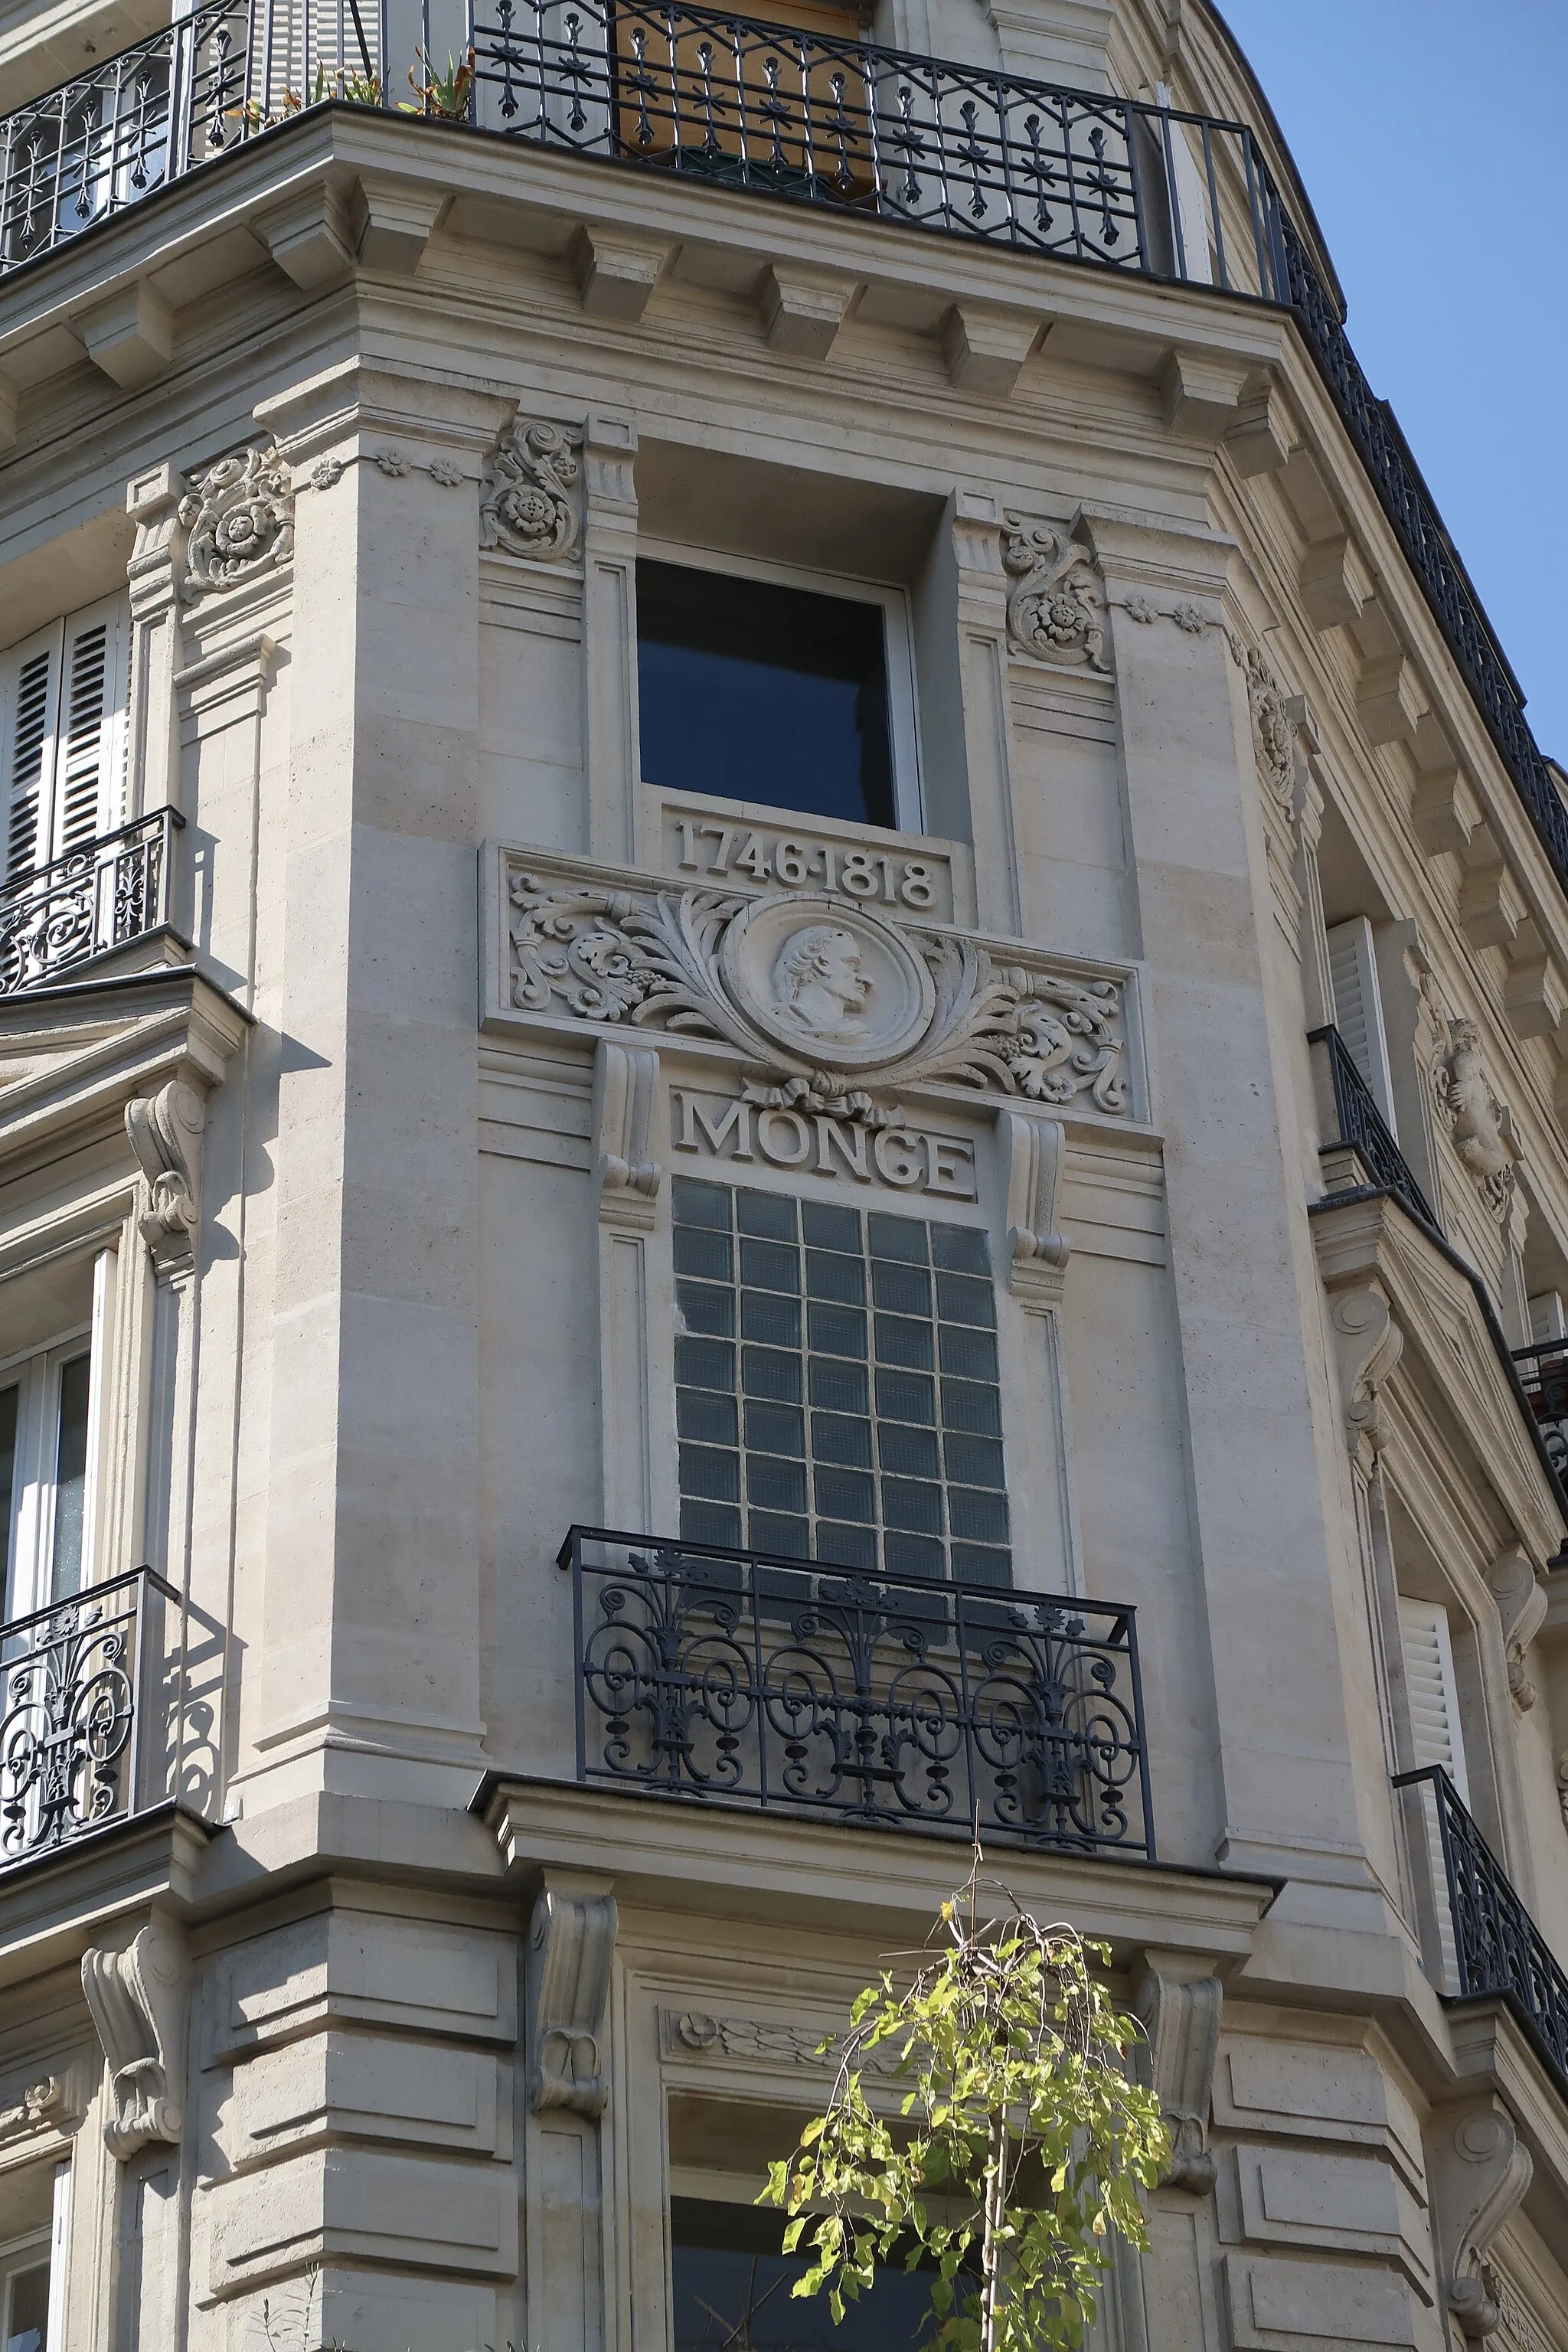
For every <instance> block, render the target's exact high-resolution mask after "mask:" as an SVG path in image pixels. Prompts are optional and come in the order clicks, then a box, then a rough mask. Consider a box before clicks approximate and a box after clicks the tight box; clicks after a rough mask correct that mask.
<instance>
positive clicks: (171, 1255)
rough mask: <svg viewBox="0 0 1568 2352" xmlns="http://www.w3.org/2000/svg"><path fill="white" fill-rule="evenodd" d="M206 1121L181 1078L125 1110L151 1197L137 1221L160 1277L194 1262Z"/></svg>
mask: <svg viewBox="0 0 1568 2352" xmlns="http://www.w3.org/2000/svg"><path fill="white" fill-rule="evenodd" d="M206 1119H207V1112H206V1104H205V1102H204V1100H203V1099H202V1097H201V1096H200V1095H199V1094H198V1093H197V1092H196V1090H195V1087H191V1086H187V1085H186V1084H185V1082H184V1079H183V1078H171V1079H170V1080H169V1082H168V1084H167V1085H166V1086H163V1087H159V1089H158V1092H157V1093H156V1094H155V1095H149V1096H142V1097H138V1098H137V1099H136V1100H135V1101H133V1102H128V1103H127V1104H126V1106H125V1132H126V1134H127V1135H128V1136H129V1137H130V1139H131V1149H132V1151H134V1153H135V1154H136V1158H137V1160H138V1161H139V1163H140V1165H141V1169H142V1174H143V1176H144V1177H145V1178H146V1180H147V1188H148V1196H149V1197H148V1203H147V1206H146V1208H145V1209H144V1210H143V1211H142V1214H141V1216H140V1217H139V1219H138V1220H137V1222H138V1223H139V1224H140V1226H141V1229H142V1240H143V1241H144V1242H145V1243H146V1244H147V1246H148V1248H149V1249H150V1250H151V1251H152V1253H153V1264H154V1265H156V1267H157V1268H158V1271H159V1273H160V1274H173V1273H175V1272H177V1271H179V1270H181V1269H183V1268H184V1267H186V1266H189V1265H192V1264H193V1263H194V1261H195V1237H196V1234H197V1232H198V1231H199V1229H200V1224H201V1208H200V1200H201V1167H202V1133H203V1130H204V1129H205V1126H206Z"/></svg>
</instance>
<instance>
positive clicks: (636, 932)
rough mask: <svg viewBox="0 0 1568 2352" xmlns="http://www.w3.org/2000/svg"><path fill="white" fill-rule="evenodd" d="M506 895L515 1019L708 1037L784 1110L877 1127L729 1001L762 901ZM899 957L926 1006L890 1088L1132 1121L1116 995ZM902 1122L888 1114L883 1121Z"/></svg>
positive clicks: (1047, 975) (829, 1080)
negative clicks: (767, 1074)
mask: <svg viewBox="0 0 1568 2352" xmlns="http://www.w3.org/2000/svg"><path fill="white" fill-rule="evenodd" d="M508 896H509V898H510V905H511V908H512V914H511V920H510V950H511V954H510V963H511V971H510V995H511V1002H512V1003H513V1004H514V1005H515V1006H516V1007H517V1008H518V1009H519V1010H520V1011H523V1012H528V1013H540V1014H546V1015H553V1016H555V1017H560V1016H561V1015H562V1014H565V1015H568V1016H570V1017H572V1018H574V1019H577V1020H580V1021H595V1022H606V1023H616V1024H619V1023H626V1024H628V1025H629V1026H632V1027H636V1028H641V1029H645V1030H647V1029H653V1030H661V1031H665V1032H668V1033H670V1034H682V1035H689V1036H695V1037H706V1038H712V1039H717V1040H719V1041H721V1042H724V1043H727V1044H730V1045H737V1046H739V1047H741V1048H742V1050H743V1051H744V1052H746V1053H748V1054H750V1055H753V1056H755V1057H756V1058H757V1059H758V1060H760V1061H761V1062H762V1063H763V1065H764V1066H765V1067H767V1068H768V1069H769V1070H770V1071H772V1070H775V1069H782V1070H783V1072H784V1078H783V1081H782V1084H781V1087H780V1090H779V1092H778V1095H777V1100H778V1102H779V1103H780V1104H781V1105H782V1104H784V1102H785V1101H786V1098H787V1099H788V1100H789V1101H790V1102H791V1104H792V1105H793V1102H794V1099H795V1097H793V1096H791V1095H790V1088H791V1087H792V1086H793V1085H794V1084H795V1082H796V1081H803V1082H804V1088H805V1090H804V1091H803V1092H802V1093H801V1094H800V1097H799V1098H800V1100H802V1101H806V1100H807V1099H808V1097H809V1098H810V1107H811V1108H817V1107H818V1106H820V1107H821V1108H823V1109H831V1110H833V1111H834V1112H835V1115H838V1113H837V1106H838V1105H840V1104H845V1105H847V1106H849V1108H848V1110H847V1115H848V1116H850V1117H857V1118H864V1119H866V1120H867V1122H868V1123H873V1124H880V1123H883V1122H882V1121H879V1120H876V1119H874V1118H872V1116H871V1114H872V1113H873V1111H874V1110H875V1108H877V1097H874V1096H872V1095H871V1094H869V1093H867V1094H866V1095H865V1097H864V1102H863V1105H862V1104H861V1103H860V1102H858V1101H857V1098H856V1097H855V1095H853V1094H851V1093H850V1091H849V1090H848V1088H847V1087H846V1085H845V1083H844V1081H843V1080H842V1079H839V1078H836V1077H833V1076H829V1075H827V1074H826V1073H825V1072H824V1071H823V1070H822V1068H821V1062H822V1061H823V1060H831V1059H832V1058H833V1055H831V1053H829V1052H826V1050H822V1049H821V1048H820V1046H819V1049H818V1051H817V1052H816V1053H815V1054H814V1053H813V1052H812V1051H811V1050H810V1048H811V1046H812V1045H813V1043H814V1042H816V1041H814V1040H812V1039H811V1038H809V1037H806V1036H803V1039H802V1044H803V1048H805V1050H803V1051H802V1052H801V1053H800V1054H799V1055H795V1054H793V1053H791V1052H790V1051H789V1050H788V1049H787V1048H783V1049H781V1046H780V1045H779V1042H778V1039H777V1037H776V1036H770V1035H769V1034H768V1033H767V1031H766V1030H765V1029H763V1027H761V1026H759V1024H758V1022H757V1020H756V1019H755V1017H754V1016H753V1014H752V1013H749V1012H748V1010H747V1009H746V1007H745V1006H744V1005H743V1004H742V1002H741V1001H740V999H739V997H738V996H737V994H736V993H735V991H734V987H733V985H732V983H731V980H730V978H729V977H728V976H727V973H726V970H725V965H724V961H723V959H722V950H723V948H724V943H725V937H726V934H727V932H728V931H729V929H730V928H731V924H732V923H733V922H734V921H735V920H736V919H737V918H738V917H740V916H741V915H742V912H743V911H744V910H746V909H747V908H752V910H753V911H754V910H755V908H756V906H757V902H756V901H753V900H748V899H745V898H731V897H726V896H724V895H722V894H721V893H719V892H715V891H705V890H700V889H689V890H686V891H683V892H680V893H679V894H676V893H666V892H657V893H648V894H646V895H645V894H643V893H640V892H638V893H634V892H631V891H626V890H607V889H602V888H594V887H583V886H581V885H577V884H574V883H570V882H563V883H556V882H551V881H546V880H542V879H540V878H539V877H536V876H534V875H532V874H529V873H524V872H513V873H512V874H511V875H510V878H509V882H508ZM847 919H849V918H847ZM820 928H823V929H826V927H820ZM902 944H903V946H904V948H905V949H906V950H907V952H908V954H909V957H910V961H911V962H912V963H914V965H915V968H916V969H917V971H918V970H919V969H920V968H921V966H923V971H924V973H925V974H927V975H929V982H922V984H923V985H928V986H929V992H930V997H931V1009H930V1012H929V1013H928V1014H925V1015H923V1016H922V1018H921V1024H920V1025H919V1030H918V1034H911V1035H909V1036H907V1037H902V1038H900V1039H899V1040H898V1041H897V1043H896V1044H894V1043H890V1044H889V1051H888V1053H887V1055H886V1056H885V1060H884V1063H883V1066H884V1067H885V1068H886V1069H887V1071H888V1075H889V1078H891V1077H892V1076H896V1077H897V1080H898V1083H899V1084H900V1085H908V1086H914V1085H929V1084H931V1083H933V1082H939V1083H946V1084H950V1085H958V1086H969V1087H982V1088H984V1087H996V1088H999V1089H1000V1090H1001V1091H1002V1092H1003V1093H1005V1094H1009V1095H1022V1096H1024V1097H1026V1098H1027V1099H1028V1100H1030V1101H1032V1102H1038V1103H1071V1102H1073V1101H1075V1100H1076V1099H1077V1097H1079V1095H1082V1094H1088V1095H1089V1097H1090V1098H1091V1100H1092V1101H1093V1103H1094V1106H1095V1108H1097V1109H1099V1110H1101V1111H1104V1112H1108V1113H1110V1114H1112V1115H1115V1114H1119V1113H1121V1112H1123V1111H1125V1110H1126V1108H1127V1087H1126V1081H1125V1078H1124V1077H1123V1076H1122V1073H1121V1062H1122V1056H1123V1054H1124V1052H1125V1043H1126V1041H1125V1030H1124V1025H1123V1011H1122V1003H1121V989H1120V987H1119V986H1118V984H1117V983H1116V982H1113V981H1084V980H1078V979H1074V978H1069V977H1068V976H1067V975H1066V974H1063V973H1056V972H1049V971H1026V970H1024V969H1022V968H1021V967H1016V966H1004V965H999V964H996V963H994V962H993V961H992V959H991V957H990V956H989V955H988V954H987V953H986V952H985V950H984V949H982V948H977V947H974V946H973V945H972V944H971V943H970V942H969V941H967V940H952V939H947V938H925V937H922V936H921V935H920V934H917V933H913V932H910V933H905V934H903V935H902ZM755 1098H756V1099H759V1100H760V1099H762V1097H755ZM883 1107H884V1108H887V1107H886V1106H883ZM896 1122H897V1113H896V1112H895V1111H894V1110H892V1109H891V1108H888V1109H887V1123H893V1124H896Z"/></svg>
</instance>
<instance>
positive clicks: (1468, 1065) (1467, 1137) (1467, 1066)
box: [1432, 1019, 1519, 1223]
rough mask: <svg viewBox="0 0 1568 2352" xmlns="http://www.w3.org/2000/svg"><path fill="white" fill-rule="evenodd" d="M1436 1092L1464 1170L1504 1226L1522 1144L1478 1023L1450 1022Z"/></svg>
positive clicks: (1434, 1074)
mask: <svg viewBox="0 0 1568 2352" xmlns="http://www.w3.org/2000/svg"><path fill="white" fill-rule="evenodd" d="M1432 1092H1433V1097H1434V1099H1435V1100H1436V1105H1437V1108H1438V1109H1439V1110H1440V1111H1441V1112H1442V1114H1443V1117H1444V1118H1445V1119H1446V1120H1447V1126H1448V1132H1449V1133H1450V1135H1451V1136H1452V1137H1453V1139H1454V1150H1455V1151H1456V1153H1457V1154H1458V1159H1459V1161H1460V1164H1461V1166H1462V1167H1463V1168H1464V1169H1465V1171H1466V1172H1467V1173H1468V1175H1469V1176H1470V1177H1471V1178H1472V1180H1473V1181H1474V1182H1475V1185H1476V1188H1477V1190H1478V1191H1479V1193H1480V1195H1481V1198H1482V1199H1483V1200H1484V1201H1485V1202H1486V1204H1487V1206H1488V1208H1489V1210H1490V1211H1491V1213H1492V1214H1493V1216H1494V1217H1496V1218H1497V1220H1498V1222H1499V1223H1502V1222H1503V1220H1504V1219H1505V1218H1506V1217H1507V1215H1508V1213H1509V1209H1510V1205H1511V1203H1512V1201H1513V1194H1514V1187H1515V1184H1516V1181H1517V1179H1516V1176H1515V1172H1514V1164H1515V1162H1516V1161H1517V1160H1518V1158H1519V1141H1518V1138H1517V1137H1516V1135H1515V1133H1514V1127H1513V1115H1512V1113H1511V1112H1510V1109H1509V1108H1508V1106H1507V1104H1506V1103H1504V1102H1502V1101H1500V1099H1499V1097H1498V1096H1497V1095H1496V1094H1495V1093H1494V1092H1493V1090H1492V1087H1491V1086H1490V1084H1489V1081H1488V1078H1487V1075H1486V1072H1485V1070H1484V1068H1483V1067H1482V1055H1481V1033H1480V1031H1479V1028H1478V1027H1477V1025H1476V1024H1475V1022H1473V1021H1470V1020H1466V1019H1461V1020H1458V1021H1450V1022H1449V1024H1448V1037H1447V1048H1446V1050H1445V1051H1443V1052H1442V1053H1440V1054H1439V1055H1438V1056H1437V1059H1436V1063H1435V1064H1434V1066H1433V1070H1432Z"/></svg>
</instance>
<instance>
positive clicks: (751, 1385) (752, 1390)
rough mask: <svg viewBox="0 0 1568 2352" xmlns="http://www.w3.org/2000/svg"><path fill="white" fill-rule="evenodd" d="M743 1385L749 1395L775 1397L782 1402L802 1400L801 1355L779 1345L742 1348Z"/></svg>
mask: <svg viewBox="0 0 1568 2352" xmlns="http://www.w3.org/2000/svg"><path fill="white" fill-rule="evenodd" d="M741 1385H742V1388H743V1389H744V1391H745V1392H746V1394H747V1395H748V1396H749V1397H773V1398H774V1399H775V1400H776V1401H777V1402H779V1403H780V1404H798V1403H799V1402H800V1358H799V1357H798V1356H785V1355H783V1354H781V1353H780V1351H779V1350H778V1349H776V1348H742V1350H741Z"/></svg>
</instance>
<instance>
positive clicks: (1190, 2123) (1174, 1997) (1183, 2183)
mask: <svg viewBox="0 0 1568 2352" xmlns="http://www.w3.org/2000/svg"><path fill="white" fill-rule="evenodd" d="M1223 2000H1224V1990H1223V1988H1222V1986H1221V1984H1220V1981H1219V1979H1218V1978H1217V1977H1212V1976H1209V1977H1182V1976H1178V1975H1176V1974H1174V1973H1173V1971H1172V1970H1171V1969H1168V1968H1164V1967H1162V1966H1161V1965H1160V1964H1159V1958H1158V1956H1157V1955H1149V1956H1146V1957H1145V1958H1144V1962H1143V1967H1142V1973H1141V1975H1140V1977H1139V1979H1138V1984H1137V1988H1136V1990H1135V1993H1134V1996H1133V2009H1134V2012H1135V2014H1136V2015H1137V2017H1138V2019H1139V2021H1140V2022H1141V2023H1142V2027H1143V2032H1144V2034H1145V2036H1146V2052H1147V2065H1148V2071H1149V2074H1150V2077H1151V2080H1152V2088H1153V2090H1154V2092H1155V2094H1156V2095H1157V2097H1158V2099H1159V2102H1160V2113H1161V2115H1162V2116H1163V2117H1164V2120H1165V2124H1166V2127H1167V2128H1168V2130H1169V2132H1170V2135H1171V2155H1170V2160H1169V2162H1168V2163H1167V2165H1166V2167H1165V2169H1164V2171H1163V2173H1162V2174H1161V2176H1160V2186H1161V2188H1162V2189H1185V2190H1186V2191H1187V2193H1188V2194H1189V2195H1190V2196H1194V2197H1206V2196H1207V2195H1208V2193H1209V2191H1210V2190H1211V2189H1213V2187H1214V2185H1215V2179H1216V2178H1217V2168H1216V2166H1215V2159H1214V2157H1213V2155H1212V2153H1211V2152H1210V2148H1209V2144H1208V2128H1209V2107H1210V2103H1211V2100H1212V2098H1213V2094H1214V2070H1215V2058H1216V2057H1217V2055H1218V2053H1219V2027H1220V2012H1221V2007H1222V2003H1223Z"/></svg>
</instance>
